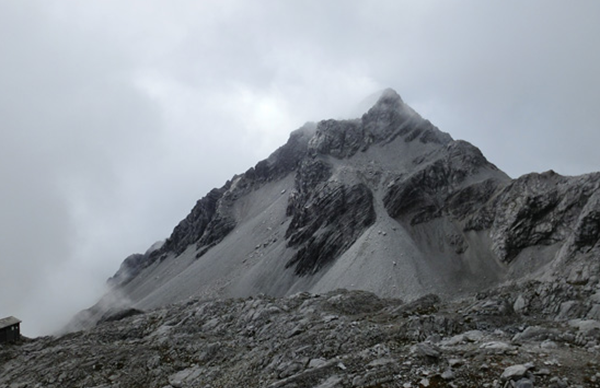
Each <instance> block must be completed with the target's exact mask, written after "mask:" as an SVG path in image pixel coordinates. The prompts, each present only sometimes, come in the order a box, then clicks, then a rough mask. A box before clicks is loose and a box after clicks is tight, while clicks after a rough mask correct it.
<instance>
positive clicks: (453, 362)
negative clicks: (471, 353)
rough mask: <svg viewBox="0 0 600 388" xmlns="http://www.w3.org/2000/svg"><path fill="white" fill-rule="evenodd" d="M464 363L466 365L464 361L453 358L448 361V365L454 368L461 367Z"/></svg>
mask: <svg viewBox="0 0 600 388" xmlns="http://www.w3.org/2000/svg"><path fill="white" fill-rule="evenodd" d="M464 363H465V362H464V360H461V359H458V358H451V359H450V360H448V365H450V366H451V367H452V368H455V367H457V366H461V365H463V364H464Z"/></svg>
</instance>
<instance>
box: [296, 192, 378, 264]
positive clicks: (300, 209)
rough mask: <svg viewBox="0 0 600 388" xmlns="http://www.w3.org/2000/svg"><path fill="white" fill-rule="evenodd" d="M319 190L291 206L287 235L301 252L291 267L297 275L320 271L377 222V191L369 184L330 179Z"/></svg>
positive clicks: (297, 254)
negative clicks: (290, 218) (374, 205)
mask: <svg viewBox="0 0 600 388" xmlns="http://www.w3.org/2000/svg"><path fill="white" fill-rule="evenodd" d="M316 189H317V190H315V191H314V192H313V193H311V194H308V195H307V196H306V197H304V198H300V199H296V200H295V201H297V202H296V203H295V204H294V205H292V206H291V207H288V209H290V214H289V215H291V216H292V222H291V223H290V226H289V228H288V230H287V232H286V238H288V239H289V240H288V243H289V245H290V246H291V247H298V252H297V253H296V255H295V256H294V258H293V259H292V260H291V261H290V262H289V263H288V264H287V266H288V267H290V266H292V265H295V273H296V274H297V275H308V274H314V273H316V272H317V271H318V270H319V269H321V268H322V267H323V266H324V265H325V264H327V263H328V262H331V261H333V260H335V259H336V258H338V257H339V255H340V254H342V253H343V252H344V251H345V250H346V249H348V248H349V247H350V246H351V245H352V244H354V242H355V241H356V239H357V238H358V237H359V236H360V235H361V234H362V233H363V232H364V230H365V229H366V228H367V227H369V226H371V225H372V224H373V222H375V209H374V208H373V194H372V192H371V191H370V190H369V188H368V187H367V186H366V185H364V184H362V183H359V184H357V185H354V186H350V187H349V186H344V185H336V184H335V183H330V182H327V183H325V184H323V185H319V186H317V187H316Z"/></svg>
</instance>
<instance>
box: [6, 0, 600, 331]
mask: <svg viewBox="0 0 600 388" xmlns="http://www.w3.org/2000/svg"><path fill="white" fill-rule="evenodd" d="M599 11H600V5H599V3H598V2H596V1H591V0H590V1H585V0H582V1H578V2H574V3H570V4H568V5H567V4H566V3H564V2H562V1H541V0H537V1H529V2H527V3H523V2H518V1H490V2H481V1H456V2H447V1H419V2H414V1H383V0H381V1H369V2H365V1H358V0H356V1H352V0H351V1H348V0H345V1H341V0H337V1H328V2H322V1H302V2H289V1H288V2H282V1H275V0H264V1H253V2H248V1H242V0H225V1H219V2H197V1H191V0H188V1H178V2H167V1H160V0H144V1H142V0H135V1H130V2H122V1H116V0H107V1H102V2H81V1H73V0H64V1H57V0H56V1H54V0H49V1H34V0H26V1H19V2H3V3H2V4H0V52H1V53H2V60H1V61H0V137H1V141H0V151H1V152H0V180H1V181H2V183H3V186H2V187H3V190H2V191H1V192H0V215H1V218H0V232H1V235H0V267H1V268H2V271H1V272H0V285H1V286H0V287H1V288H2V292H0V315H17V316H20V317H21V318H22V319H24V321H25V322H24V330H25V334H30V335H35V334H40V333H48V332H49V331H51V330H52V329H54V328H56V327H57V326H58V325H59V324H60V323H61V321H64V320H65V319H68V315H69V314H70V313H74V312H76V311H77V310H78V309H80V308H83V307H86V306H87V305H89V304H91V303H92V301H93V300H94V299H95V298H97V297H98V296H99V294H100V293H101V292H102V286H103V282H104V280H105V278H107V277H108V276H110V275H111V274H112V272H114V271H115V270H116V269H117V268H118V265H119V263H120V261H121V260H122V259H123V258H124V257H125V256H127V255H128V254H130V253H133V252H142V251H144V250H145V249H146V248H147V247H148V246H149V245H150V244H152V243H153V242H154V241H155V240H158V239H160V238H164V237H166V236H168V234H169V233H170V231H171V229H172V228H173V227H174V226H175V224H176V223H177V221H179V219H181V218H183V217H184V216H185V215H186V212H187V211H188V210H189V209H190V208H191V207H192V206H193V204H194V202H195V201H196V200H197V199H198V198H200V197H201V196H203V195H204V194H205V193H206V192H208V191H209V190H210V189H211V188H212V187H215V186H220V185H221V184H223V183H224V182H225V180H226V179H229V178H230V177H231V176H232V175H233V174H235V173H240V172H243V171H245V170H246V169H247V168H248V167H250V166H251V165H253V164H255V163H256V162H257V161H258V160H260V159H261V158H264V157H266V156H267V155H268V154H269V152H270V151H272V150H274V149H275V148H276V147H277V146H279V145H280V144H281V143H283V142H284V141H285V140H286V138H287V136H288V135H289V133H290V132H291V131H292V130H294V129H296V128H298V127H300V126H301V125H302V124H303V123H304V122H305V121H309V120H319V119H323V118H329V117H334V118H340V117H348V115H349V114H357V113H356V111H355V109H354V108H355V106H356V105H357V104H359V103H360V101H362V100H364V99H365V98H366V97H367V96H369V95H370V94H372V93H374V92H376V91H377V90H381V89H383V88H385V87H392V88H394V89H396V90H397V91H398V92H399V93H400V94H401V95H402V97H403V99H404V100H405V101H406V102H407V103H408V104H410V105H411V106H413V107H414V108H415V109H416V110H417V111H419V113H421V114H422V115H423V116H424V117H426V118H428V119H430V120H431V121H432V122H433V123H434V124H436V125H437V126H439V127H440V129H442V130H444V131H446V132H449V133H450V134H451V135H452V136H453V137H455V138H462V139H465V140H468V141H471V142H472V143H474V144H475V145H476V146H478V147H480V148H481V149H482V150H483V152H484V154H485V155H486V156H488V158H489V159H490V160H491V161H492V162H494V163H495V164H497V165H498V166H499V167H500V168H502V169H504V170H505V171H506V172H507V173H509V174H510V175H512V176H516V175H520V174H523V173H526V172H530V171H541V170H547V169H550V168H553V169H555V170H556V171H558V172H561V173H566V174H579V173H584V172H589V171H594V170H599V169H600V156H599V155H600V154H599V153H597V152H596V150H595V148H596V146H595V145H596V144H598V143H599V142H600V132H599V131H598V126H599V124H600V113H598V112H599V111H598V109H597V108H596V106H595V105H596V101H598V100H600V98H599V97H600V95H599V94H600V78H599V77H597V75H596V72H597V70H596V69H598V68H599V67H600V52H599V51H598V50H597V49H596V45H597V43H596V42H595V41H596V37H597V36H599V35H600V20H598V16H597V15H600V12H599ZM350 112H352V113H350ZM12 295H19V297H18V298H14V297H10V296H12ZM15 301H16V302H15Z"/></svg>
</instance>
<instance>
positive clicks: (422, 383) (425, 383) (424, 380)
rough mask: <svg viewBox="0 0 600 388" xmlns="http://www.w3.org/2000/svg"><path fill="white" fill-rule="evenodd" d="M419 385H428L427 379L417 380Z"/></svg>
mask: <svg viewBox="0 0 600 388" xmlns="http://www.w3.org/2000/svg"><path fill="white" fill-rule="evenodd" d="M419 385H420V386H421V387H429V379H422V380H421V381H419Z"/></svg>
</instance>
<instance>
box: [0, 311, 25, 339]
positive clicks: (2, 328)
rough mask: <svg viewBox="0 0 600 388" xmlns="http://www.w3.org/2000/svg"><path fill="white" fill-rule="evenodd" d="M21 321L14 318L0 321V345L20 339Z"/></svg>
mask: <svg viewBox="0 0 600 388" xmlns="http://www.w3.org/2000/svg"><path fill="white" fill-rule="evenodd" d="M20 324H21V321H20V320H18V319H17V318H15V317H6V318H2V319H0V344H2V343H8V342H16V341H18V340H19V339H20V338H21V328H20Z"/></svg>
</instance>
